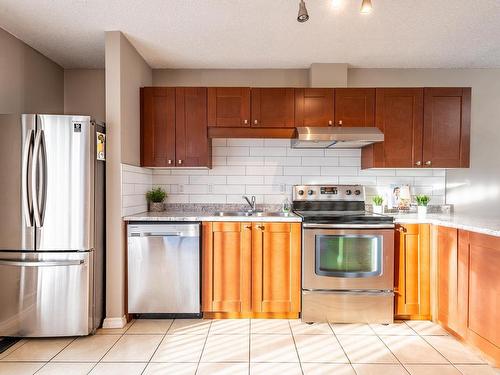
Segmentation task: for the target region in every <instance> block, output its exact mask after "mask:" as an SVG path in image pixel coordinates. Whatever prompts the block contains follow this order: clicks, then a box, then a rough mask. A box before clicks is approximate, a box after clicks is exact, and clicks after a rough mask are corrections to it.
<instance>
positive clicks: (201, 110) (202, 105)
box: [175, 87, 212, 167]
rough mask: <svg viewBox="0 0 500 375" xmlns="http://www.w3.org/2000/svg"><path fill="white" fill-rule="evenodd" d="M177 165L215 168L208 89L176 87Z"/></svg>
mask: <svg viewBox="0 0 500 375" xmlns="http://www.w3.org/2000/svg"><path fill="white" fill-rule="evenodd" d="M175 108H176V116H175V138H176V140H175V141H176V142H175V156H176V158H175V165H176V166H177V167H211V162H212V161H211V160H212V155H211V152H212V147H211V141H210V139H209V138H208V128H207V89H206V88H204V87H178V88H176V89H175Z"/></svg>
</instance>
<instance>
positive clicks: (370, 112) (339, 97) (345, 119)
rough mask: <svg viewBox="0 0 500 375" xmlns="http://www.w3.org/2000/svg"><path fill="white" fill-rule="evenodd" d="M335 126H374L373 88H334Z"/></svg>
mask: <svg viewBox="0 0 500 375" xmlns="http://www.w3.org/2000/svg"><path fill="white" fill-rule="evenodd" d="M334 125H335V126H351V127H352V126H354V127H358V126H359V127H364V126H375V89H373V88H370V89H364V88H349V89H347V88H345V89H344V88H342V89H335V124H334Z"/></svg>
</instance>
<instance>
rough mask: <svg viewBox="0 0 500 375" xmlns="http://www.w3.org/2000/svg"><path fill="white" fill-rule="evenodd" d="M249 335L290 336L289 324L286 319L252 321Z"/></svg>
mask: <svg viewBox="0 0 500 375" xmlns="http://www.w3.org/2000/svg"><path fill="white" fill-rule="evenodd" d="M250 332H251V333H267V334H280V335H286V334H290V333H291V331H290V324H289V323H288V320H287V319H252V321H251V322H250Z"/></svg>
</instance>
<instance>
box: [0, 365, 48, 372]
mask: <svg viewBox="0 0 500 375" xmlns="http://www.w3.org/2000/svg"><path fill="white" fill-rule="evenodd" d="M43 365H44V364H43V363H42V362H38V363H32V362H23V363H21V362H1V363H0V375H31V374H34V373H35V372H36V371H37V370H38V369H39V368H40V367H42V366H43Z"/></svg>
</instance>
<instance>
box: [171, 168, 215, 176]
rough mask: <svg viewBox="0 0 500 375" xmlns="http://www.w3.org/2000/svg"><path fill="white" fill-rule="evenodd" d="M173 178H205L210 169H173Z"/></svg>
mask: <svg viewBox="0 0 500 375" xmlns="http://www.w3.org/2000/svg"><path fill="white" fill-rule="evenodd" d="M171 173H172V175H173V176H193V175H197V176H203V175H207V174H208V169H173V170H172V171H171Z"/></svg>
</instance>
